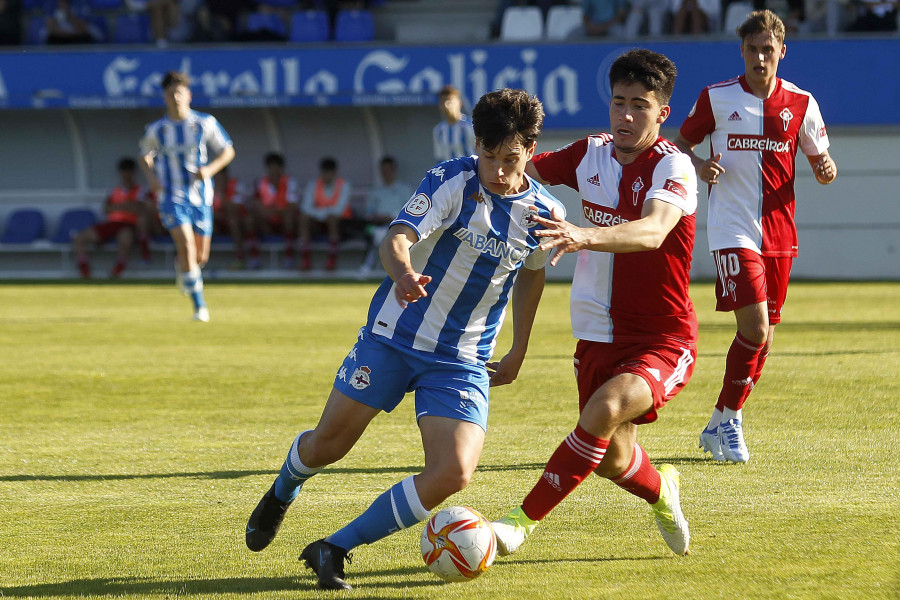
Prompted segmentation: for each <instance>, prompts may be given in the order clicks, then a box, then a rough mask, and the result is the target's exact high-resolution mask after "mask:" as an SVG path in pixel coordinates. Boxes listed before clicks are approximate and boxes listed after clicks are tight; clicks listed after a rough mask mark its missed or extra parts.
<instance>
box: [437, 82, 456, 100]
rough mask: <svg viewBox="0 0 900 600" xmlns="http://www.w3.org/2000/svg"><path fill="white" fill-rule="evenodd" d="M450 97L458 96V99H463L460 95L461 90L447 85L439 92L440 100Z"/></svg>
mask: <svg viewBox="0 0 900 600" xmlns="http://www.w3.org/2000/svg"><path fill="white" fill-rule="evenodd" d="M448 96H456V97H457V98H462V94H460V93H459V90H458V89H456V88H455V87H453V86H452V85H445V86H444V87H442V88H441V91H439V92H438V98H440V99H441V100H444V99H445V98H447V97H448Z"/></svg>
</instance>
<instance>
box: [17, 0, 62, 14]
mask: <svg viewBox="0 0 900 600" xmlns="http://www.w3.org/2000/svg"><path fill="white" fill-rule="evenodd" d="M54 8H56V1H55V0H22V12H24V13H29V12H31V11H40V12H41V13H42V14H43V15H49V14H50V13H51V12H53V9H54Z"/></svg>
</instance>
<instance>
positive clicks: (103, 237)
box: [94, 221, 134, 244]
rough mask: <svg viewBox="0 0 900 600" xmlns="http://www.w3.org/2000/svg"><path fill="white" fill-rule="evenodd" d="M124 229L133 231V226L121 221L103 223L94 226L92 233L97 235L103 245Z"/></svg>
mask: <svg viewBox="0 0 900 600" xmlns="http://www.w3.org/2000/svg"><path fill="white" fill-rule="evenodd" d="M125 228H129V229H134V224H133V223H123V222H121V221H105V222H103V223H98V224H97V225H94V233H96V234H97V238H98V239H99V240H100V243H101V244H105V243H106V242H108V241H110V240H112V239H115V237H116V236H117V235H119V232H120V231H122V230H123V229H125Z"/></svg>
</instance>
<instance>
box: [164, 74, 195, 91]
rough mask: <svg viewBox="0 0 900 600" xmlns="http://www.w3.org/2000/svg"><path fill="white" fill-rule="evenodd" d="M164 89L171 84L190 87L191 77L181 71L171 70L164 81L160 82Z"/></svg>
mask: <svg viewBox="0 0 900 600" xmlns="http://www.w3.org/2000/svg"><path fill="white" fill-rule="evenodd" d="M160 85H161V86H162V89H164V90H165V89H168V87H169V86H170V85H186V86H188V87H190V86H191V78H190V77H188V76H187V75H185V74H184V73H182V72H181V71H169V72H168V73H166V74H165V76H164V77H163V78H162V82H161V83H160Z"/></svg>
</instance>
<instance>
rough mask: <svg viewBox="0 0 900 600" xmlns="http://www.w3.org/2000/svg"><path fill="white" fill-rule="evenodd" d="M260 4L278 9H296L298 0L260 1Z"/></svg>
mask: <svg viewBox="0 0 900 600" xmlns="http://www.w3.org/2000/svg"><path fill="white" fill-rule="evenodd" d="M259 3H260V4H263V5H265V6H274V7H276V8H294V7H295V6H297V0H259Z"/></svg>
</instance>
